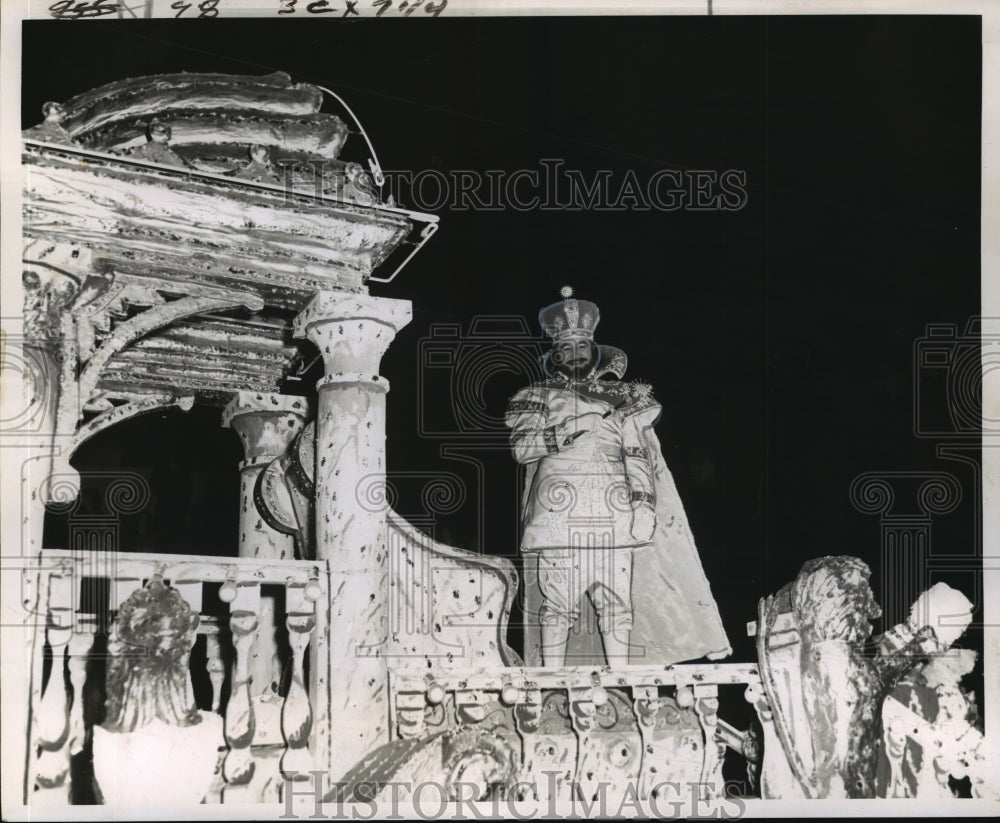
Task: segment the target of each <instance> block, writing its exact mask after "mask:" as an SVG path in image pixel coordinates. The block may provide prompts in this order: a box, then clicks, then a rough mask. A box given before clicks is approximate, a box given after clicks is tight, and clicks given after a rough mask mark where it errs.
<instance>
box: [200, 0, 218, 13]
mask: <svg viewBox="0 0 1000 823" xmlns="http://www.w3.org/2000/svg"><path fill="white" fill-rule="evenodd" d="M218 5H219V0H202V2H201V3H199V4H198V8H199V9H201V14H199V15H198V17H218V16H219V10H218V9H217V8H216V6H218Z"/></svg>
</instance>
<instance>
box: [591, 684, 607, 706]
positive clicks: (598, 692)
mask: <svg viewBox="0 0 1000 823" xmlns="http://www.w3.org/2000/svg"><path fill="white" fill-rule="evenodd" d="M590 699H591V701H592V702H593V704H594V705H595V706H598V707H600V706H603V705H604V704H605V703H607V702H608V693H607V692H606V691H605V689H604V687H603V686H594V688H593V691H591V693H590Z"/></svg>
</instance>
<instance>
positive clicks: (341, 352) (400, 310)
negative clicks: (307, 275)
mask: <svg viewBox="0 0 1000 823" xmlns="http://www.w3.org/2000/svg"><path fill="white" fill-rule="evenodd" d="M412 317H413V307H412V304H411V303H410V301H409V300H395V299H391V298H388V297H370V296H368V295H366V294H345V293H344V292H336V291H321V292H317V293H316V295H315V297H313V299H312V300H310V301H309V303H308V304H307V305H306V307H305V308H304V309H303V310H302V312H301V313H300V314H299V315H298V316H297V317H296V318H295V321H294V325H293V331H294V334H295V336H296V337H305V338H308V339H309V341H310V342H312V343H313V344H314V345H315V346H316V348H318V349H319V353H320V355H321V356H322V357H323V366H324V368H325V370H326V374H327V376H328V377H329V376H331V375H336V374H349V373H350V374H353V375H354V376H353V378H352V379H353V380H355V381H357V380H361V381H362V382H366V379H365V378H364V377H363V375H365V374H366V373H367V374H369V375H375V374H377V373H378V370H379V364H380V362H381V360H382V355H383V354H385V350H386V349H387V348H389V344H390V343H391V342H392V340H393V338H394V337H395V336H396V332H397V331H399V329H401V328H403V326H405V325H406V324H407V323H409V322H410V319H411V318H412Z"/></svg>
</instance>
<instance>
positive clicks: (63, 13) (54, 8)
mask: <svg viewBox="0 0 1000 823" xmlns="http://www.w3.org/2000/svg"><path fill="white" fill-rule="evenodd" d="M117 11H118V3H116V2H113V0H94V2H93V3H82V2H74V0H59V2H58V3H53V4H52V5H51V6H49V12H50V13H51V14H52V16H53V17H54V18H55V19H56V20H62V19H63V18H66V17H68V18H70V19H72V20H76V19H78V18H80V17H103V16H104V15H106V14H114V13H115V12H117Z"/></svg>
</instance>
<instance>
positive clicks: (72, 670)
mask: <svg viewBox="0 0 1000 823" xmlns="http://www.w3.org/2000/svg"><path fill="white" fill-rule="evenodd" d="M93 645H94V632H93V631H92V630H86V631H76V632H73V634H72V636H71V637H70V639H69V644H68V646H67V650H66V651H67V654H68V656H69V678H70V683H72V684H73V709H72V711H71V712H70V717H69V751H70V754H71V755H74V754H79V753H80V752H81V750H82V749H83V746H84V743H86V738H87V731H86V728H85V726H84V722H83V685H84V683H85V682H86V680H87V658H88V656H89V655H90V650H91V648H92V647H93Z"/></svg>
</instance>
